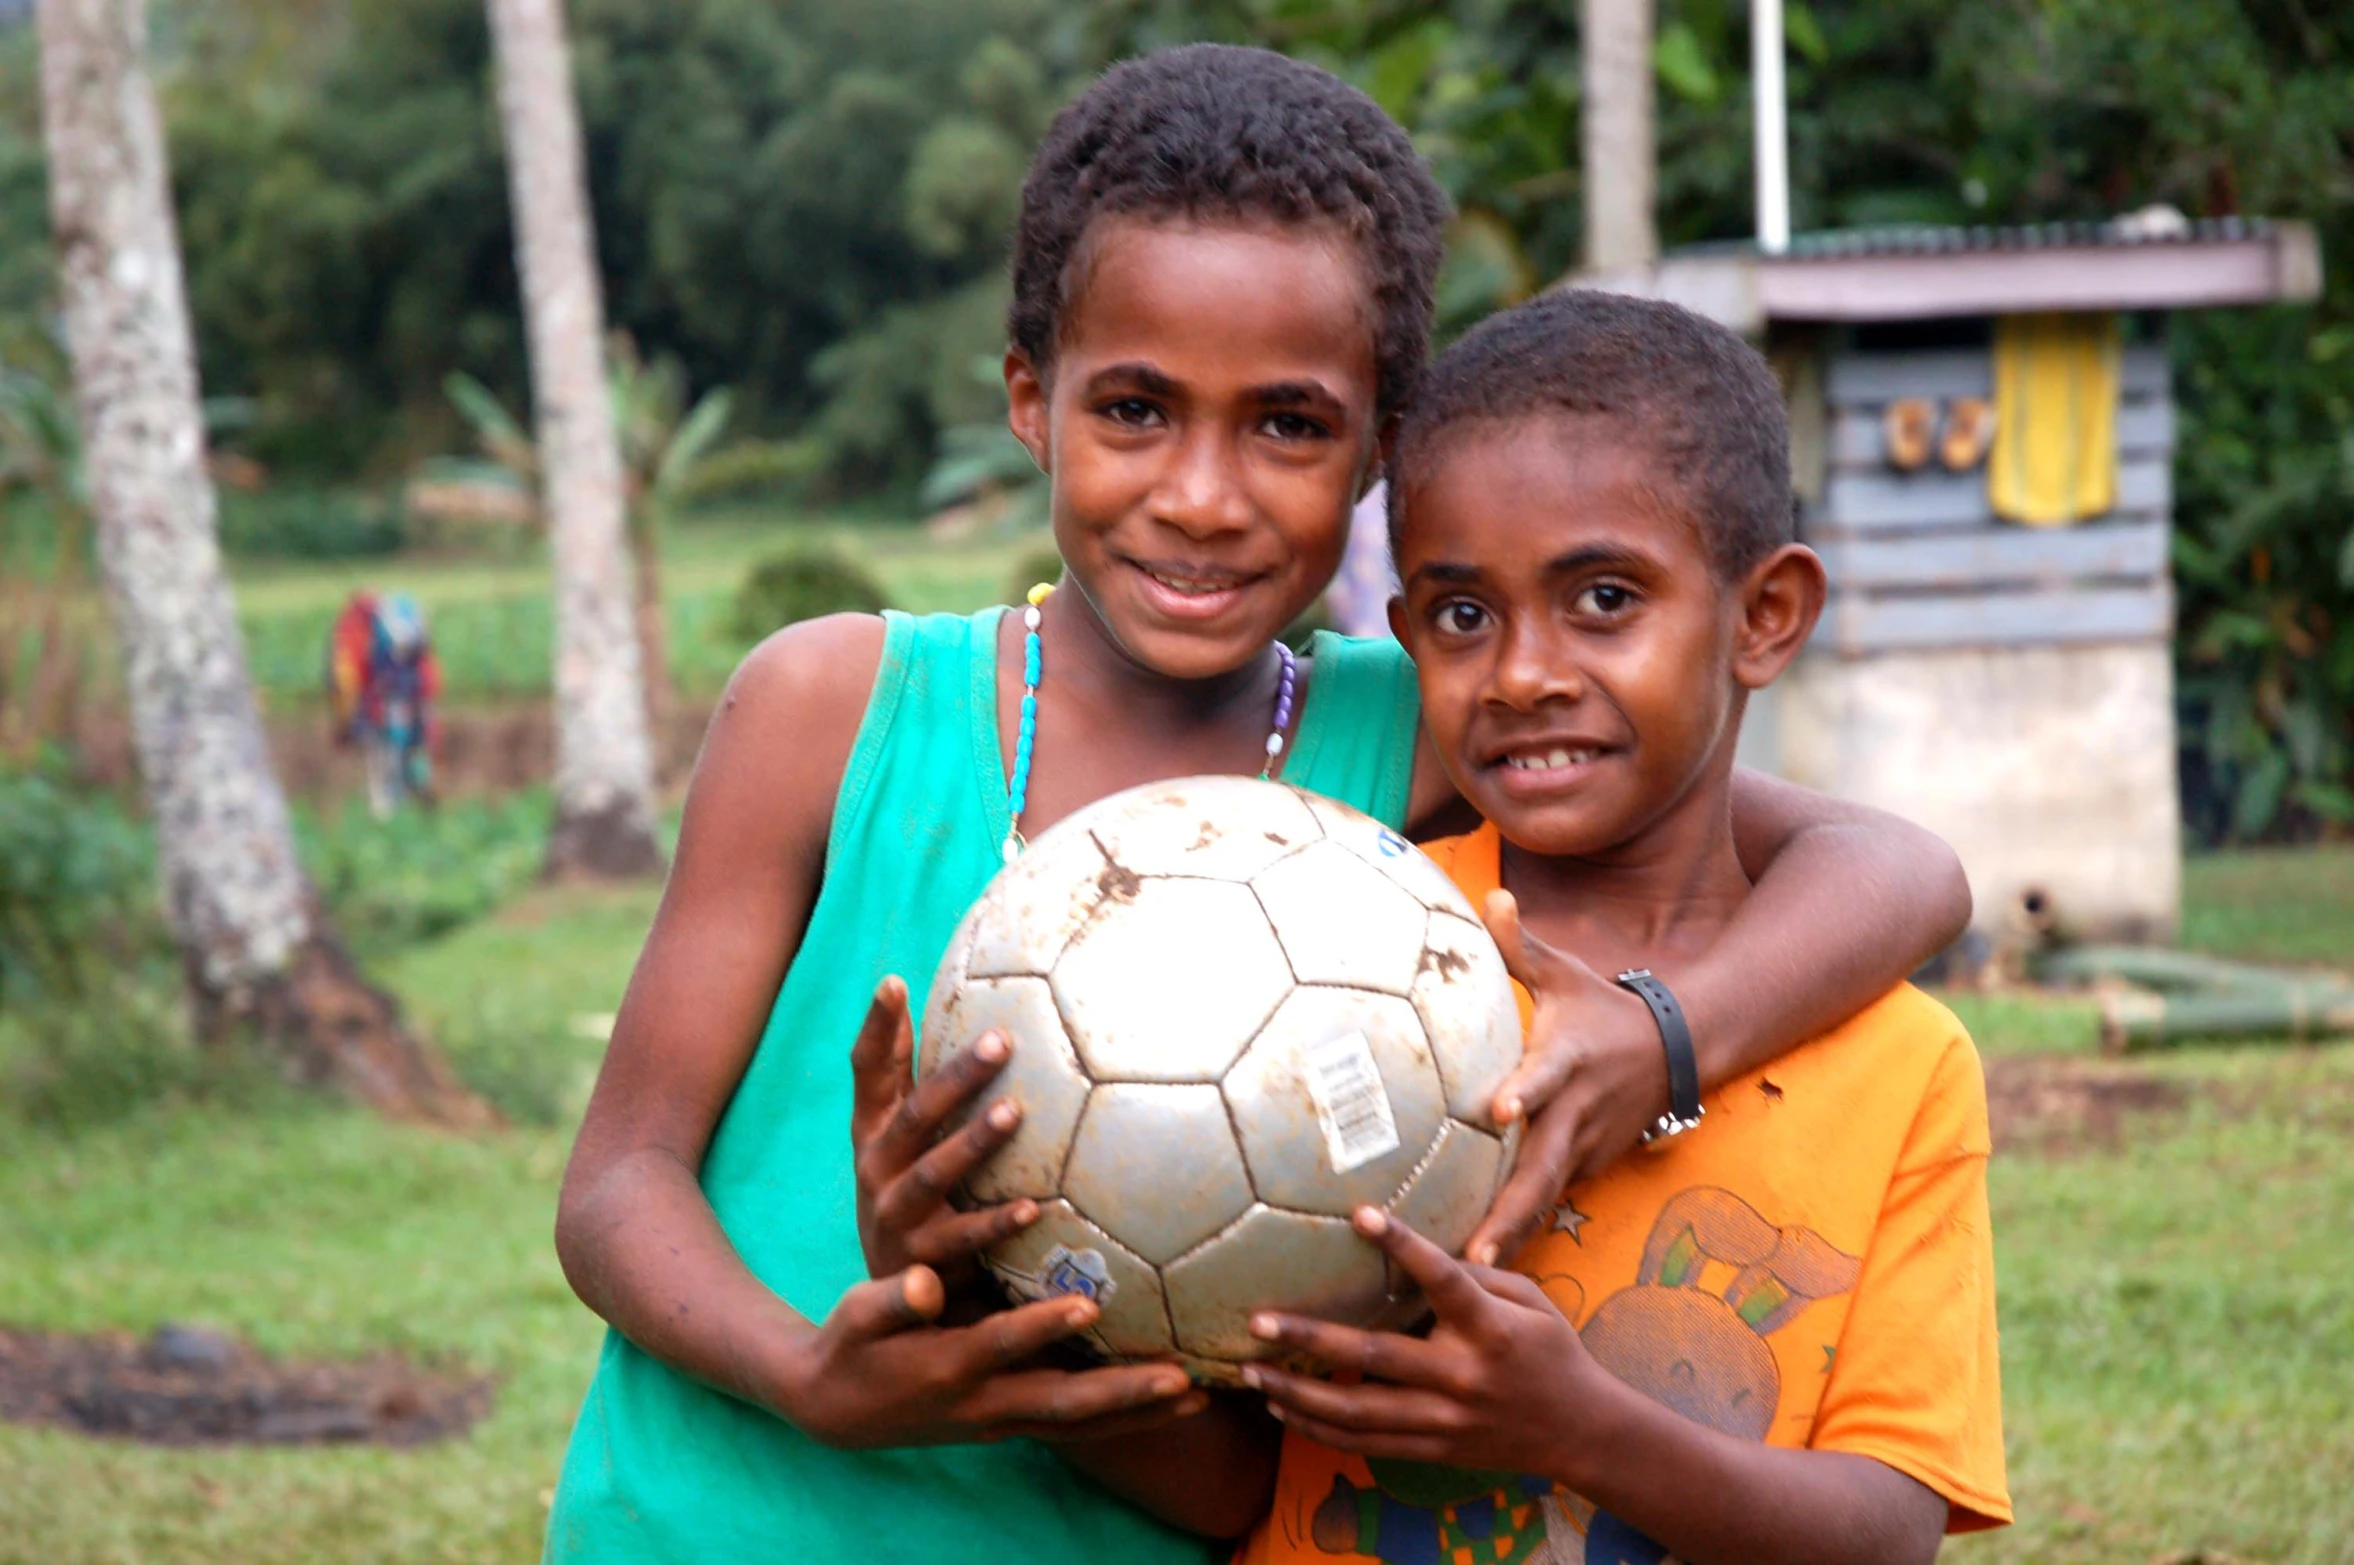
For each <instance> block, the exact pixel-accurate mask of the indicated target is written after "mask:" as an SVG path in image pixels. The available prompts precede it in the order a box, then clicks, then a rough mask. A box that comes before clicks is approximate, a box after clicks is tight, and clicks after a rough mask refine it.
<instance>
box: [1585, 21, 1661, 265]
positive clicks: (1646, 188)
mask: <svg viewBox="0 0 2354 1565" xmlns="http://www.w3.org/2000/svg"><path fill="white" fill-rule="evenodd" d="M1651 33H1652V12H1651V0H1580V13H1579V37H1578V50H1579V55H1580V59H1581V65H1580V71H1579V75H1580V79H1581V83H1582V96H1583V100H1584V101H1583V105H1582V109H1581V113H1580V125H1579V129H1580V133H1581V134H1580V140H1581V143H1582V148H1581V155H1582V159H1583V172H1584V181H1583V182H1584V185H1585V192H1586V269H1587V270H1588V271H1594V272H1623V271H1629V270H1632V269H1634V268H1636V267H1642V266H1648V265H1650V264H1651V262H1652V261H1654V260H1656V259H1657V258H1658V255H1659V230H1658V228H1657V227H1656V226H1655V224H1654V222H1653V219H1652V207H1653V204H1654V202H1655V201H1656V199H1657V194H1658V183H1659V181H1658V153H1657V150H1656V145H1655V142H1656V137H1655V134H1654V132H1653V129H1652V117H1653V94H1652V68H1651Z"/></svg>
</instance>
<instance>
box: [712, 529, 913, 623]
mask: <svg viewBox="0 0 2354 1565" xmlns="http://www.w3.org/2000/svg"><path fill="white" fill-rule="evenodd" d="M889 606H890V600H889V599H887V598H885V597H884V596H883V588H882V584H881V583H880V582H878V581H876V580H875V579H874V577H873V576H872V575H870V574H868V572H867V569H866V567H864V566H862V565H860V564H859V563H858V562H857V561H856V560H854V559H852V558H850V556H849V555H847V554H845V553H843V552H842V551H841V550H839V549H828V548H809V547H802V548H797V549H793V550H790V551H788V552H787V553H784V554H780V555H777V556H775V557H774V558H772V559H767V560H763V561H761V562H760V563H759V564H758V565H755V566H754V567H753V568H752V570H751V572H750V574H748V575H747V576H745V578H744V585H743V586H742V587H741V588H739V589H738V590H737V592H736V618H735V629H736V635H737V637H738V638H739V639H741V640H743V641H744V642H746V643H750V642H754V641H758V640H759V639H760V638H761V637H763V636H765V635H767V634H768V633H769V632H770V631H772V630H776V629H778V628H779V627H781V626H785V625H797V624H799V623H800V622H801V621H803V620H805V619H816V618H817V617H818V616H819V615H821V614H880V613H882V612H883V610H884V609H886V608H888V607H889Z"/></svg>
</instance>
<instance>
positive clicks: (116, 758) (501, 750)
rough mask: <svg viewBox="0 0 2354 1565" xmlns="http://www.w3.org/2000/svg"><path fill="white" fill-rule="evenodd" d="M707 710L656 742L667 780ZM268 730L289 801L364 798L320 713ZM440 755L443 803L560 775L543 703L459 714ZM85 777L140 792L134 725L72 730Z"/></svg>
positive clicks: (89, 721) (86, 719) (117, 721)
mask: <svg viewBox="0 0 2354 1565" xmlns="http://www.w3.org/2000/svg"><path fill="white" fill-rule="evenodd" d="M710 719H711V708H710V707H709V706H707V705H702V704H698V703H686V704H684V705H683V706H682V708H681V709H680V710H678V711H676V712H674V713H673V714H672V715H671V719H670V722H669V724H668V725H667V727H666V728H665V729H664V732H663V735H662V760H663V776H664V777H665V778H666V779H676V778H681V777H684V776H685V775H686V770H687V768H688V767H689V766H690V765H691V764H692V763H693V761H694V758H695V750H696V747H697V746H698V745H700V744H701V743H702V739H703V729H704V727H705V725H706V724H708V723H709V721H710ZM265 721H266V722H267V724H268V727H269V732H270V754H271V757H272V758H273V759H274V760H275V761H276V762H277V763H278V780H279V782H280V783H282V784H283V785H284V786H285V788H286V791H287V793H289V794H290V795H292V796H293V797H295V798H297V799H302V800H306V801H309V802H311V803H325V802H330V801H333V800H336V799H345V798H356V797H358V796H359V795H360V794H361V793H362V792H363V791H364V789H365V786H366V781H365V778H364V777H363V776H362V775H361V771H360V753H359V751H357V750H355V749H350V748H347V747H345V746H342V745H338V744H337V743H336V742H335V738H334V735H333V734H332V733H331V732H330V731H329V725H328V721H327V716H326V714H325V713H324V712H323V711H320V710H317V709H315V708H314V709H298V710H294V711H285V712H271V713H268V714H267V715H266V719H265ZM441 725H442V732H441V747H440V750H439V752H438V753H437V754H436V755H435V756H434V761H433V775H434V780H435V782H436V784H437V785H438V786H439V788H440V790H441V791H442V792H443V793H444V794H449V795H467V794H497V793H511V792H513V791H515V790H516V789H518V788H530V787H536V786H539V785H542V784H544V783H546V782H547V781H548V780H549V779H550V778H552V777H553V776H554V775H555V772H556V729H555V721H554V715H553V713H552V711H551V709H550V708H549V706H548V703H546V702H545V701H518V702H513V703H502V704H498V705H482V706H464V707H455V708H451V709H448V710H445V711H444V712H443V713H442V715H441ZM76 729H77V731H76V734H75V739H76V741H77V746H78V749H79V751H80V753H81V755H82V757H83V762H82V766H83V771H84V774H85V775H86V776H87V778H88V780H89V781H90V782H92V783H94V784H96V785H97V786H100V787H107V788H116V787H130V786H133V785H135V784H136V783H137V782H138V771H137V764H138V763H137V758H136V757H135V756H134V755H133V753H132V750H131V729H130V723H129V721H128V720H127V718H125V717H124V716H123V715H122V714H121V713H118V712H103V713H102V712H89V713H86V714H85V715H84V716H83V717H82V719H81V720H80V722H79V723H78V724H77V725H76Z"/></svg>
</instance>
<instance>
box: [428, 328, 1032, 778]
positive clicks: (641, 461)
mask: <svg viewBox="0 0 2354 1565" xmlns="http://www.w3.org/2000/svg"><path fill="white" fill-rule="evenodd" d="M605 362H606V368H607V375H608V377H609V378H608V386H607V392H608V400H609V402H610V404H611V406H612V410H613V433H614V439H615V441H616V443H617V444H618V446H619V448H620V454H621V491H622V499H623V504H624V506H625V508H626V510H627V513H628V531H629V545H630V554H631V558H632V566H633V569H632V573H631V577H632V584H633V587H634V589H635V594H636V596H635V600H634V601H635V609H636V615H637V635H638V659H639V666H640V668H641V669H642V670H643V672H644V675H645V689H646V711H647V720H648V721H649V722H650V723H651V724H652V726H653V730H654V733H655V735H656V737H657V741H659V739H660V737H661V736H662V735H664V734H666V733H667V732H668V731H669V725H670V718H671V716H672V714H673V712H674V711H675V709H676V707H677V704H678V699H677V692H676V690H675V689H674V688H673V684H672V681H671V677H670V653H669V638H668V632H667V629H666V625H665V617H664V614H663V611H662V535H663V532H664V530H665V529H666V528H667V527H668V525H669V521H670V518H671V516H672V515H673V513H674V512H676V510H677V509H678V508H679V507H680V506H681V505H683V504H685V503H686V502H687V501H689V500H690V499H691V498H693V497H695V496H697V495H699V494H702V493H706V492H708V491H709V490H710V489H711V488H713V487H715V486H718V485H721V484H723V483H725V482H726V481H727V480H728V477H729V475H730V474H732V473H734V472H738V471H741V470H743V469H745V468H747V467H749V468H754V469H763V470H767V471H776V470H778V469H780V468H784V469H789V468H790V466H791V464H792V463H793V462H794V461H795V460H796V453H795V452H794V451H793V450H791V449H787V448H780V447H778V446H776V445H774V444H772V443H769V442H763V441H739V442H737V443H736V444H735V445H733V446H731V447H729V448H728V449H727V450H725V451H718V450H715V449H714V448H715V447H716V446H717V444H718V442H719V439H720V437H721V436H723V435H725V434H726V433H727V425H728V416H729V413H730V412H731V411H732V409H733V407H734V400H735V399H734V395H733V394H732V393H731V392H729V391H728V390H727V389H726V388H725V387H722V388H719V389H717V390H714V391H707V392H705V393H703V395H702V396H700V397H698V398H697V399H696V400H695V402H694V404H693V406H691V407H690V406H689V405H688V403H687V377H686V369H685V367H684V366H683V365H681V364H680V363H679V361H678V359H677V358H676V357H675V356H673V355H670V354H663V355H661V356H659V357H657V358H655V359H653V360H651V361H649V360H647V359H646V358H645V357H644V356H642V355H641V354H640V353H639V352H638V347H637V344H636V343H635V342H633V341H632V340H631V339H630V335H629V333H627V332H623V331H617V332H614V333H613V334H612V337H611V339H610V341H609V342H608V344H607V347H606V355H605ZM447 389H448V392H449V398H450V402H451V405H452V406H454V407H455V408H457V410H458V412H459V413H460V414H461V415H462V416H463V417H464V418H465V420H466V422H467V424H468V425H470V426H471V427H472V428H473V431H474V439H475V443H476V444H477V445H478V446H479V447H480V448H481V450H482V454H483V457H484V458H485V459H486V461H487V463H488V464H489V467H490V470H491V472H492V473H495V474H496V477H497V481H499V482H500V483H502V484H503V485H505V486H511V487H512V489H513V491H515V492H517V493H518V494H519V495H520V496H521V497H522V498H523V499H524V503H525V504H527V505H536V498H535V497H536V495H537V492H538V489H539V486H540V463H539V447H538V445H537V444H536V443H535V442H534V441H533V440H532V438H531V436H530V434H529V433H528V432H527V431H526V430H525V429H524V428H523V426H522V424H521V423H520V422H519V421H518V420H517V419H516V418H515V416H514V415H513V414H511V413H509V412H508V411H507V409H506V405H505V404H504V403H502V402H500V401H499V399H498V397H497V395H496V394H495V393H493V392H492V391H491V390H490V388H488V387H487V386H485V385H483V384H482V383H481V382H480V381H478V380H476V379H474V377H472V376H471V375H467V374H465V373H463V372H455V373H453V374H451V376H450V378H449V381H448V386H447ZM1009 438H1010V437H1009ZM436 468H437V470H438V471H440V472H443V473H446V474H448V475H450V476H452V477H467V478H472V479H474V480H475V481H478V482H479V481H480V479H481V478H482V477H483V476H484V475H482V474H481V473H480V472H479V471H478V470H473V465H472V464H467V463H463V462H443V463H439V464H436ZM657 748H658V749H659V748H660V745H659V743H657Z"/></svg>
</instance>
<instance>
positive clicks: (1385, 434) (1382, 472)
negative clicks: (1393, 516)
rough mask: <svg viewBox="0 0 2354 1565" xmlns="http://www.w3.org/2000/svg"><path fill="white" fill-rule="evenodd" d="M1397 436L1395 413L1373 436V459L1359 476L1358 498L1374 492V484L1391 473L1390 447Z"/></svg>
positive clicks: (1384, 420) (1396, 417) (1382, 422)
mask: <svg viewBox="0 0 2354 1565" xmlns="http://www.w3.org/2000/svg"><path fill="white" fill-rule="evenodd" d="M1397 437H1398V416H1397V415H1396V414H1395V413H1393V414H1391V415H1390V416H1389V417H1388V418H1385V419H1383V420H1382V421H1381V432H1380V433H1379V434H1377V435H1375V436H1374V437H1373V459H1372V460H1371V461H1369V462H1367V463H1366V464H1365V471H1364V472H1363V473H1361V474H1359V475H1358V478H1357V495H1356V498H1357V499H1358V500H1360V501H1362V500H1363V499H1364V498H1365V497H1366V496H1367V495H1369V494H1371V493H1373V486H1374V485H1375V484H1378V483H1380V482H1381V481H1382V480H1383V479H1384V478H1386V477H1387V476H1388V475H1389V470H1390V449H1391V447H1392V446H1393V445H1394V444H1395V443H1396V441H1397Z"/></svg>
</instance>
